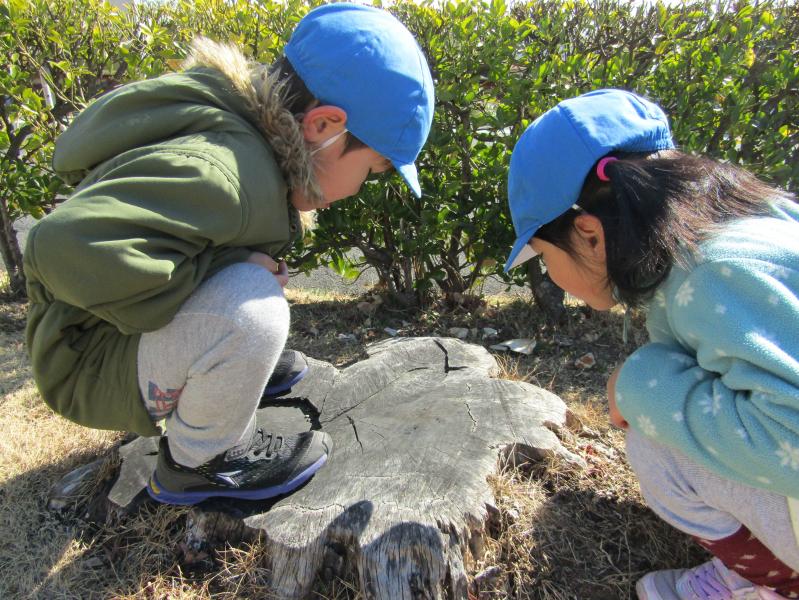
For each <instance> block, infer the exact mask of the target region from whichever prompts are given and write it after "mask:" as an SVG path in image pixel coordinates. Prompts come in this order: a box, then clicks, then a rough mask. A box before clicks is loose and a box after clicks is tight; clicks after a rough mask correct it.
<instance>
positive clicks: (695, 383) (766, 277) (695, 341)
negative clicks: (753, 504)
mask: <svg viewBox="0 0 799 600" xmlns="http://www.w3.org/2000/svg"><path fill="white" fill-rule="evenodd" d="M692 262H693V266H692V267H691V268H689V269H683V268H679V267H677V266H675V267H674V268H673V269H672V272H671V274H670V275H669V277H668V279H667V280H666V281H665V282H664V283H663V284H662V285H661V286H660V288H659V289H658V290H657V292H656V294H655V296H654V298H653V299H652V301H651V302H650V305H649V308H648V315H647V330H648V332H649V336H650V343H648V344H646V345H644V346H642V347H641V348H639V349H638V350H636V351H635V352H634V353H633V354H632V355H630V357H629V358H628V359H627V360H626V361H625V363H624V366H623V367H622V369H621V373H620V374H619V379H618V381H617V383H616V402H617V404H618V408H619V410H620V411H621V413H622V414H623V415H624V418H625V419H626V420H627V421H628V422H629V423H630V426H631V427H634V428H636V429H638V430H639V431H641V432H642V433H643V434H645V435H647V436H649V437H651V438H653V439H655V440H657V441H658V442H660V443H663V444H665V445H667V446H671V447H673V448H678V449H679V450H681V451H682V452H684V453H685V454H687V455H688V456H689V457H690V458H691V459H693V460H694V461H696V462H697V463H699V464H701V465H703V466H705V467H706V468H708V469H710V470H712V471H714V472H716V473H718V474H719V475H720V476H722V477H728V478H730V479H733V480H736V481H739V482H742V483H745V484H747V485H751V486H754V487H759V488H764V489H768V490H770V491H773V492H775V493H778V494H782V495H785V496H789V497H792V498H799V209H798V208H797V206H796V205H794V204H784V205H780V207H779V208H775V215H774V216H773V217H772V216H768V217H760V218H747V219H742V220H739V221H735V222H732V223H729V224H728V225H727V226H725V228H724V229H723V231H721V232H720V233H718V234H717V235H715V236H714V237H713V238H711V239H709V240H707V241H706V242H704V243H703V244H702V245H701V247H700V252H699V256H696V257H694V259H693V261H692Z"/></svg>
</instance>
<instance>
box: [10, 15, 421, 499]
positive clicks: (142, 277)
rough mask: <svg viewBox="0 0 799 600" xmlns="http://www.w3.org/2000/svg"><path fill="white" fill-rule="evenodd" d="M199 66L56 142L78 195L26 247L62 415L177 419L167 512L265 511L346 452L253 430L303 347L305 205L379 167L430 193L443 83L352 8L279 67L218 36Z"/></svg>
mask: <svg viewBox="0 0 799 600" xmlns="http://www.w3.org/2000/svg"><path fill="white" fill-rule="evenodd" d="M188 64H189V65H190V67H191V68H189V69H188V70H187V71H185V72H183V73H178V74H171V75H166V76H163V77H159V78H157V79H154V80H149V81H142V82H138V83H133V84H131V85H127V86H123V87H121V88H119V89H117V90H115V91H114V92H112V93H110V94H108V95H106V96H104V97H103V98H101V99H99V100H98V101H97V102H95V103H94V104H93V105H91V106H90V107H89V108H88V109H86V110H85V111H84V112H83V113H82V114H80V115H79V116H78V117H77V118H76V119H75V121H74V123H73V124H72V126H71V127H70V128H69V129H68V130H67V131H66V132H65V133H64V134H63V135H62V136H61V138H60V139H59V140H58V143H57V145H56V152H55V156H54V167H55V169H56V171H58V172H59V173H60V174H61V175H62V177H64V179H65V180H66V181H68V182H69V183H71V184H78V185H77V188H76V190H75V193H74V194H73V196H72V197H71V198H70V199H69V200H68V201H67V202H65V203H64V204H63V205H62V206H60V207H59V208H58V209H57V210H55V211H54V212H53V213H52V214H50V215H48V216H47V217H46V218H44V219H42V221H40V223H38V224H37V226H36V227H35V228H34V229H33V230H32V231H31V233H30V236H29V239H28V244H27V249H26V254H25V270H26V274H27V278H28V295H29V298H30V301H31V304H30V312H29V320H28V328H27V342H28V348H29V352H30V355H31V362H32V365H33V372H34V377H35V379H36V382H37V384H38V386H39V389H40V391H41V393H42V396H43V398H44V400H45V402H47V403H48V405H50V406H51V407H52V408H53V409H54V410H55V411H56V412H58V413H60V414H62V415H64V416H65V417H67V418H69V419H72V420H74V421H76V422H78V423H82V424H84V425H87V426H90V427H97V428H104V429H124V430H130V431H135V432H137V433H140V434H142V435H158V434H159V433H160V431H159V428H158V427H157V425H156V423H157V422H159V421H160V420H161V419H166V425H167V430H168V433H169V435H168V437H162V438H161V441H160V446H159V458H158V467H157V469H156V472H155V473H154V474H153V476H152V479H151V483H150V486H149V487H148V491H149V493H150V495H151V496H153V497H154V498H155V499H156V500H159V501H161V502H169V503H176V504H194V503H196V502H199V501H201V500H204V499H205V498H208V497H210V496H228V497H235V498H248V499H258V498H267V497H270V496H274V495H277V494H283V493H287V492H289V491H291V490H293V489H295V488H296V487H298V486H299V485H301V484H302V483H303V482H304V481H306V480H307V479H308V478H309V477H311V476H312V475H313V473H315V472H316V471H317V470H318V469H319V468H320V467H321V466H322V465H323V464H324V463H325V461H326V459H327V456H328V454H329V452H330V447H331V444H330V438H329V436H327V435H326V434H325V433H323V432H306V433H301V434H291V433H290V432H280V431H269V432H268V431H264V430H262V429H259V428H258V427H256V424H255V411H256V408H257V407H258V403H259V401H260V398H261V396H262V394H263V392H264V388H265V387H266V386H267V382H268V381H269V379H270V375H271V374H272V373H273V371H274V369H275V365H276V364H277V363H278V359H279V357H280V356H281V352H282V350H283V346H284V344H285V341H286V338H287V336H288V325H289V309H288V305H287V303H286V301H285V299H284V297H283V292H282V287H283V286H285V285H286V283H287V281H288V276H287V274H286V269H285V263H282V262H281V263H277V262H276V261H275V260H274V259H273V258H272V257H273V256H274V257H277V256H280V255H282V254H283V253H284V252H285V251H286V249H287V248H288V247H289V245H290V244H291V243H292V241H293V240H294V239H296V238H297V237H298V236H299V235H300V232H301V229H302V227H301V222H300V214H299V212H298V211H308V210H311V209H314V208H324V207H328V206H330V204H332V203H333V202H336V201H338V200H341V199H343V198H345V197H347V196H350V195H352V194H354V193H357V191H358V189H359V188H360V186H361V184H362V183H363V182H364V181H365V180H366V178H367V177H368V176H369V174H370V173H374V172H380V171H383V170H386V169H388V168H391V167H392V166H393V168H395V169H397V170H398V171H399V172H400V174H401V175H402V176H403V178H404V179H405V180H406V181H407V182H408V185H409V186H410V187H411V189H412V190H413V191H414V193H416V194H417V195H418V194H419V193H420V192H419V184H418V179H417V175H416V169H415V167H414V164H413V162H414V160H415V159H416V157H417V155H418V153H419V151H420V149H421V147H422V145H423V144H424V141H425V140H426V138H427V135H428V133H429V130H430V125H431V122H432V112H433V84H432V79H431V77H430V72H429V69H428V66H427V63H426V61H425V58H424V56H423V55H422V52H421V50H420V49H419V47H418V45H417V44H416V42H415V40H414V39H413V37H412V36H411V34H410V32H408V30H407V29H405V27H404V26H403V25H402V24H400V23H399V21H397V20H396V19H395V18H394V17H393V16H391V15H390V14H389V13H387V12H384V11H382V10H379V9H375V8H372V7H366V6H359V5H352V4H346V3H341V4H331V5H327V6H322V7H320V8H317V9H316V10H314V11H312V12H310V13H309V14H308V15H307V16H306V17H305V18H304V19H302V21H301V22H300V23H299V24H298V26H297V28H296V30H295V32H294V34H293V36H292V38H291V40H290V41H289V43H288V45H287V46H286V48H285V57H284V58H283V59H281V60H280V61H278V63H276V64H275V65H273V66H272V67H271V68H267V67H264V66H262V65H253V64H249V63H248V62H247V61H246V60H245V59H244V57H243V56H242V55H241V53H239V52H238V51H237V50H235V49H234V48H231V47H228V46H222V45H218V44H213V43H211V42H208V41H200V42H199V43H197V44H195V49H194V55H193V57H192V58H191V59H190V61H189V62H188ZM284 357H285V355H284ZM289 362H290V361H289ZM286 371H287V374H281V375H280V376H279V377H278V379H280V378H281V377H284V376H297V375H298V374H297V373H293V372H292V369H291V368H289V369H286ZM273 383H276V384H277V385H278V387H279V386H280V384H281V382H280V381H278V382H274V380H273V381H272V382H270V386H272V384H273Z"/></svg>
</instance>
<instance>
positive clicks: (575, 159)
mask: <svg viewBox="0 0 799 600" xmlns="http://www.w3.org/2000/svg"><path fill="white" fill-rule="evenodd" d="M667 148H674V142H673V141H672V139H671V131H670V130H669V122H668V119H667V118H666V115H665V114H664V112H663V111H662V110H661V109H660V107H659V106H657V105H655V104H653V103H652V102H649V101H648V100H645V99H644V98H641V97H640V96H637V95H635V94H633V93H631V92H627V91H624V90H611V89H608V90H596V91H593V92H589V93H587V94H583V95H582V96H577V97H576V98H570V99H568V100H564V101H563V102H561V103H560V104H558V105H557V106H555V108H552V109H550V110H548V111H547V112H545V113H544V114H543V115H541V116H540V117H538V118H537V119H536V120H535V121H533V123H531V124H530V126H529V127H528V128H527V130H526V131H525V132H524V133H523V134H522V137H521V138H519V141H518V142H517V143H516V147H515V148H514V149H513V154H512V155H511V159H510V171H509V172H508V203H509V204H510V214H511V218H512V219H513V228H514V229H515V230H516V242H515V243H514V244H513V249H512V250H511V253H510V256H509V257H508V261H507V262H506V263H505V272H506V273H507V272H508V271H509V270H510V269H512V268H514V267H518V266H519V265H520V264H522V263H523V262H525V261H527V260H530V259H531V258H532V257H534V256H535V254H536V253H535V252H534V251H533V249H532V248H531V247H530V246H529V244H528V243H527V242H529V241H530V238H532V237H533V234H535V232H536V231H538V229H539V228H540V227H542V226H543V225H546V224H547V223H549V222H550V221H553V220H555V219H556V218H558V217H559V216H560V215H562V214H563V213H565V212H566V211H567V210H569V209H570V208H571V207H572V206H573V205H574V204H575V202H577V199H578V198H579V197H580V191H581V190H582V188H583V184H584V182H585V179H586V177H587V176H588V173H589V171H590V170H591V168H592V167H593V166H594V164H595V163H596V162H597V161H598V160H599V159H600V158H602V157H603V156H605V155H607V154H608V153H610V152H613V151H623V152H655V151H657V150H665V149H667Z"/></svg>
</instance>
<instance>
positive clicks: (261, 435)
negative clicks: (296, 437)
mask: <svg viewBox="0 0 799 600" xmlns="http://www.w3.org/2000/svg"><path fill="white" fill-rule="evenodd" d="M273 444H274V447H273ZM282 446H283V436H282V435H277V434H274V433H267V432H265V431H264V430H263V429H261V428H258V429H256V430H255V434H254V435H253V441H252V445H250V450H252V451H253V455H254V456H259V455H260V454H261V453H263V454H264V455H265V456H266V458H272V456H273V455H274V454H276V453H277V451H278V450H280V448H281V447H282Z"/></svg>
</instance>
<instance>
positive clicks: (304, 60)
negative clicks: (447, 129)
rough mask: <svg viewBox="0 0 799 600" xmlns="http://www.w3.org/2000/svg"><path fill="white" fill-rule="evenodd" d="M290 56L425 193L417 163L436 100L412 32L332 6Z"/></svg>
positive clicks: (354, 128)
mask: <svg viewBox="0 0 799 600" xmlns="http://www.w3.org/2000/svg"><path fill="white" fill-rule="evenodd" d="M284 52H285V54H286V58H288V60H289V62H290V63H291V65H292V66H293V67H294V70H295V71H296V72H297V74H298V75H299V76H300V78H301V79H302V80H303V82H304V83H305V85H306V87H307V88H308V89H309V90H310V92H311V93H312V94H313V95H314V96H315V97H316V98H317V99H319V100H320V101H321V102H322V103H323V104H331V105H333V106H338V107H340V108H342V109H344V110H345V111H346V113H347V129H348V130H349V131H351V132H352V134H353V135H355V136H356V137H357V138H358V139H360V140H361V141H362V142H364V143H365V144H366V145H367V146H369V147H370V148H372V149H374V150H376V151H377V152H379V153H380V154H382V155H383V156H385V157H386V158H388V159H389V160H390V161H391V162H392V164H393V165H394V167H395V168H396V169H397V171H399V172H400V174H401V175H402V177H403V178H404V179H405V181H406V182H408V185H409V186H410V188H411V190H413V193H414V194H416V196H421V194H422V193H421V189H420V187H419V178H418V176H417V173H416V166H415V165H414V164H413V162H414V161H415V160H416V157H417V156H418V155H419V152H420V151H421V149H422V146H423V145H424V143H425V140H427V134H428V133H430V125H431V123H432V121H433V105H434V95H433V79H432V77H431V76H430V69H429V68H428V66H427V60H426V59H425V57H424V55H423V54H422V50H421V48H419V45H418V44H417V43H416V40H415V39H414V37H413V35H411V32H410V31H408V30H407V29H406V28H405V26H404V25H403V24H402V23H400V22H399V21H398V20H397V19H396V18H395V17H394V16H392V15H391V14H390V13H388V12H386V11H384V10H380V9H378V8H374V7H371V6H363V5H358V4H348V3H338V4H327V5H325V6H320V7H319V8H316V9H314V10H312V11H311V12H309V13H308V14H307V15H305V17H304V18H303V19H302V20H301V21H300V22H299V24H298V25H297V28H296V29H295V30H294V33H293V34H292V36H291V39H290V40H289V42H288V44H287V45H286V47H285V49H284Z"/></svg>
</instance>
